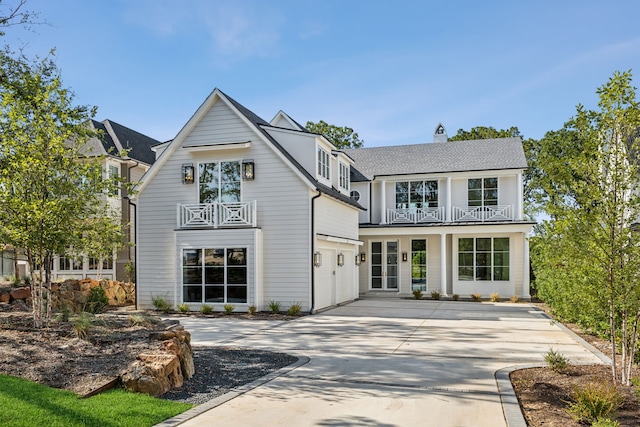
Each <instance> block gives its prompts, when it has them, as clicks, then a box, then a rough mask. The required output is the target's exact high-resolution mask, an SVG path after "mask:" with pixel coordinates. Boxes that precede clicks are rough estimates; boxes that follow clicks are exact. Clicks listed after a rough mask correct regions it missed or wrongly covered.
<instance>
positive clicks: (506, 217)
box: [453, 205, 514, 222]
mask: <svg viewBox="0 0 640 427" xmlns="http://www.w3.org/2000/svg"><path fill="white" fill-rule="evenodd" d="M513 220H514V217H513V205H494V206H454V207H453V221H454V222H465V221H470V222H472V221H478V222H488V221H513Z"/></svg>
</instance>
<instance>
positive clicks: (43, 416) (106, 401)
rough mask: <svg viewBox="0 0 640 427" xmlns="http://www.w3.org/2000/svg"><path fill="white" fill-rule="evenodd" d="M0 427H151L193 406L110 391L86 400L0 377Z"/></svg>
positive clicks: (55, 390) (19, 379)
mask: <svg viewBox="0 0 640 427" xmlns="http://www.w3.org/2000/svg"><path fill="white" fill-rule="evenodd" d="M0 390H2V392H0V408H2V412H0V425H2V426H10V427H31V426H37V425H43V426H44V425H46V426H51V427H54V426H65V427H67V426H72V427H73V426H86V427H89V426H95V427H105V426H107V427H108V426H131V427H134V426H135V427H138V426H141V427H143V426H153V425H155V424H157V423H159V422H161V421H164V420H166V419H168V418H171V417H173V416H175V415H178V414H180V413H182V412H184V411H186V410H187V409H190V408H192V406H193V405H190V404H186V403H178V402H172V401H168V400H162V399H157V398H154V397H150V396H147V395H143V394H136V393H129V392H126V391H124V390H111V391H108V392H105V393H102V394H99V395H97V396H94V397H90V398H88V399H80V398H78V397H77V396H76V395H75V394H73V393H71V392H70V391H65V390H58V389H55V388H51V387H46V386H43V385H40V384H37V383H34V382H31V381H27V380H24V379H22V378H15V377H10V376H7V375H0Z"/></svg>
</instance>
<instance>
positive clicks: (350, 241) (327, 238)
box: [316, 234, 364, 246]
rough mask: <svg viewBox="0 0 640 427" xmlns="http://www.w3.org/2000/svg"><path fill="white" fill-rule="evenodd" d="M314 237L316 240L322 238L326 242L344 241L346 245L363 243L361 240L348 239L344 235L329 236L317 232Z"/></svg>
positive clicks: (360, 244)
mask: <svg viewBox="0 0 640 427" xmlns="http://www.w3.org/2000/svg"><path fill="white" fill-rule="evenodd" d="M316 237H317V238H318V240H324V241H327V242H336V243H345V244H348V245H357V246H362V245H364V242H363V241H362V240H353V239H348V238H346V237H338V236H329V235H327V234H317V235H316Z"/></svg>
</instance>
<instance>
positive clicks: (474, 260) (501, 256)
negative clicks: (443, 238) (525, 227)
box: [458, 237, 509, 281]
mask: <svg viewBox="0 0 640 427" xmlns="http://www.w3.org/2000/svg"><path fill="white" fill-rule="evenodd" d="M458 280H464V281H471V280H487V281H506V280H509V238H508V237H475V238H474V237H465V238H460V239H458Z"/></svg>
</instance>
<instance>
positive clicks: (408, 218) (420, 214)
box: [387, 206, 444, 224]
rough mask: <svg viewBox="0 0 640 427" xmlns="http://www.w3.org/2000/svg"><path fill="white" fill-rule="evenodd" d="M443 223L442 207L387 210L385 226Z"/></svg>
mask: <svg viewBox="0 0 640 427" xmlns="http://www.w3.org/2000/svg"><path fill="white" fill-rule="evenodd" d="M426 222H444V207H442V206H441V207H437V208H408V209H387V224H420V223H426Z"/></svg>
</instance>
